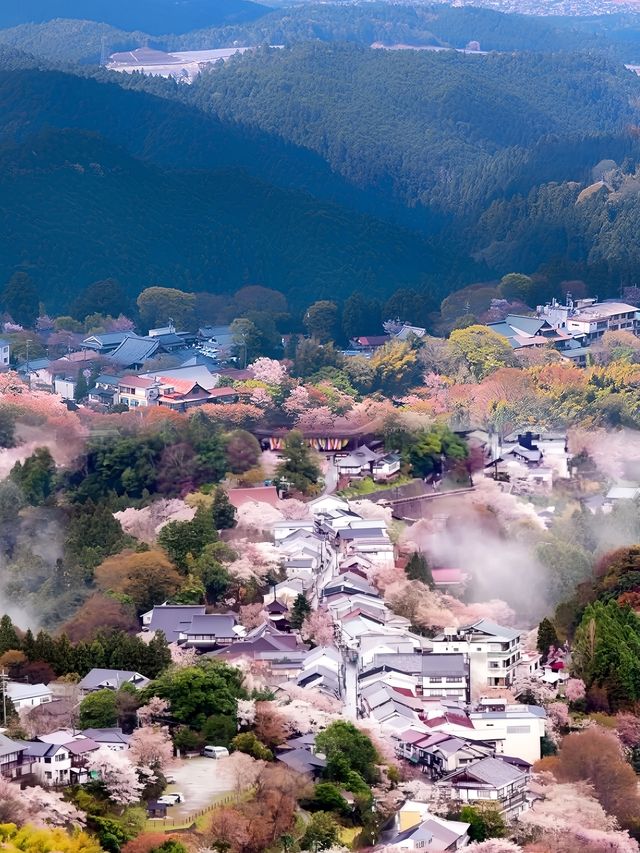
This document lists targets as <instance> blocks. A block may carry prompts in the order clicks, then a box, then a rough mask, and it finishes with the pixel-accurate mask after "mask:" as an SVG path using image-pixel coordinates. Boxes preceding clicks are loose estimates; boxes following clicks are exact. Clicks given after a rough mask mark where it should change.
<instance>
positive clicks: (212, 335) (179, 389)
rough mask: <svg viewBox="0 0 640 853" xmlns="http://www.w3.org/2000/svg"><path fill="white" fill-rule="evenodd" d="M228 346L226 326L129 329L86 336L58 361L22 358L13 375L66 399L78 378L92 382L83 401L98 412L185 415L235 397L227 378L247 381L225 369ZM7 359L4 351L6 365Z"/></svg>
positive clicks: (230, 368) (229, 353)
mask: <svg viewBox="0 0 640 853" xmlns="http://www.w3.org/2000/svg"><path fill="white" fill-rule="evenodd" d="M1 346H2V341H0V347H1ZM233 348H234V339H233V334H232V332H231V330H230V328H229V327H228V326H203V327H202V328H200V329H198V330H197V332H194V333H190V332H177V331H176V329H175V327H174V326H173V325H171V324H170V325H169V326H165V327H162V328H158V329H150V330H149V333H148V335H137V334H135V333H134V332H132V331H120V332H105V333H103V334H94V335H90V336H89V337H88V338H85V339H84V340H83V341H82V343H81V344H80V347H79V348H78V349H77V350H74V351H71V349H70V351H69V352H68V353H67V354H66V355H64V356H62V357H61V358H58V359H49V358H37V359H27V360H26V361H25V362H23V363H22V364H20V365H18V372H19V373H20V374H21V375H23V376H24V377H25V378H26V379H27V380H28V382H29V384H30V386H31V387H32V388H38V389H41V390H46V391H51V392H53V393H55V394H58V395H59V396H60V397H62V399H63V400H70V401H71V400H74V398H75V396H76V389H77V386H78V381H79V377H80V375H81V374H82V375H83V376H84V378H85V379H88V378H91V379H92V381H91V383H90V384H91V385H92V387H91V390H90V392H89V394H88V403H89V404H90V405H91V406H93V407H97V408H110V407H112V406H115V405H119V404H120V405H125V406H128V407H129V408H138V407H140V406H143V407H147V406H165V407H166V408H170V409H173V410H176V411H186V410H187V409H189V408H192V407H193V406H198V405H202V404H203V403H228V402H236V401H237V400H238V399H239V395H238V393H237V392H235V391H234V389H233V388H231V387H228V386H229V383H228V382H227V381H226V380H232V381H233V380H242V379H251V378H252V374H251V372H250V371H247V370H238V369H236V368H235V367H234V366H229V363H230V361H231V359H232V358H233ZM9 355H10V354H9V352H8V351H7V361H6V363H7V364H8V363H9ZM0 356H2V350H1V349H0Z"/></svg>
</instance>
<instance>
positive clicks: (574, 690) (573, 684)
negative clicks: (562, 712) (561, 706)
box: [564, 678, 587, 702]
mask: <svg viewBox="0 0 640 853" xmlns="http://www.w3.org/2000/svg"><path fill="white" fill-rule="evenodd" d="M586 693H587V691H586V688H585V685H584V681H583V680H582V679H581V678H570V679H569V680H568V681H567V683H566V684H565V686H564V695H565V697H566V699H567V700H568V701H569V702H579V701H580V700H581V699H584V697H585V696H586Z"/></svg>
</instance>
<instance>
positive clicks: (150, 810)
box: [147, 800, 167, 817]
mask: <svg viewBox="0 0 640 853" xmlns="http://www.w3.org/2000/svg"><path fill="white" fill-rule="evenodd" d="M147 814H148V815H149V817H166V816H167V804H166V803H159V802H158V801H157V800H149V802H148V803H147Z"/></svg>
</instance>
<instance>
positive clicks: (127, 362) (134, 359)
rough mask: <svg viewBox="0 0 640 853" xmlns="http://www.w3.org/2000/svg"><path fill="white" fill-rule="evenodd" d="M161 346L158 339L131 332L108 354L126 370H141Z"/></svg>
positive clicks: (108, 356)
mask: <svg viewBox="0 0 640 853" xmlns="http://www.w3.org/2000/svg"><path fill="white" fill-rule="evenodd" d="M159 347H160V343H159V342H158V340H156V339H154V338H143V337H141V336H140V335H134V334H132V333H131V332H129V334H128V336H127V337H126V338H125V339H124V340H123V341H122V343H121V344H120V345H119V346H117V347H116V348H115V349H114V350H113V351H112V352H110V353H109V354H108V355H107V358H108V359H109V361H111V362H113V363H114V364H117V365H120V367H123V368H125V369H126V370H140V369H141V368H142V366H143V364H144V363H145V361H148V360H149V359H150V358H152V357H153V356H154V355H155V354H156V352H157V351H158V349H159Z"/></svg>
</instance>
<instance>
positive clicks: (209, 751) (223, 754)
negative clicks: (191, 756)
mask: <svg viewBox="0 0 640 853" xmlns="http://www.w3.org/2000/svg"><path fill="white" fill-rule="evenodd" d="M202 754H203V755H204V757H205V758H228V757H229V750H228V749H227V748H226V746H205V748H204V749H203V750H202Z"/></svg>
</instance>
